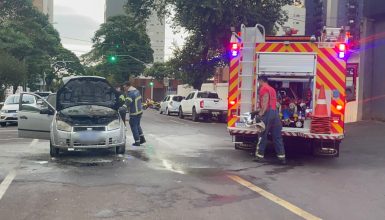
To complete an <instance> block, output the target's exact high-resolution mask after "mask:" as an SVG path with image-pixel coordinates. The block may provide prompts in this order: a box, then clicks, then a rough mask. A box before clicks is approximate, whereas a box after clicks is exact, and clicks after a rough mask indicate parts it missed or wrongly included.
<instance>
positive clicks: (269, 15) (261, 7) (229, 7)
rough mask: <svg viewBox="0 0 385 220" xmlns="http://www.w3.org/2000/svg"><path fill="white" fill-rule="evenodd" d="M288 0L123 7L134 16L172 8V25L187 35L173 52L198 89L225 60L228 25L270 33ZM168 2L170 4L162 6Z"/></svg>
mask: <svg viewBox="0 0 385 220" xmlns="http://www.w3.org/2000/svg"><path fill="white" fill-rule="evenodd" d="M292 2H293V1H292V0H269V1H265V0H222V1H218V0H204V1H186V0H157V1H155V0H142V1H139V0H129V1H128V3H127V8H128V9H129V10H130V11H131V13H133V15H134V17H135V16H136V17H141V18H143V17H145V16H148V14H149V11H150V9H153V10H156V11H157V12H158V13H160V14H163V15H164V14H167V13H168V12H167V11H165V9H167V8H173V9H174V10H175V17H174V24H176V25H180V26H182V27H183V28H185V29H186V30H187V31H188V32H189V33H190V34H191V37H190V38H189V39H188V40H187V42H186V45H185V46H184V47H183V48H182V50H181V51H179V52H177V53H176V55H177V56H179V58H177V60H179V61H180V62H178V63H179V64H180V66H179V67H177V69H182V71H183V74H184V75H185V76H184V77H183V78H184V80H185V81H186V82H187V83H189V84H191V85H193V86H194V88H196V89H200V87H201V84H202V83H203V82H204V81H205V80H207V79H208V78H210V77H211V76H212V74H213V70H214V67H215V66H219V65H223V64H226V63H228V62H229V60H228V56H227V52H228V51H227V46H228V44H229V39H230V35H231V32H230V28H231V27H232V26H233V27H235V28H237V29H238V31H239V29H240V26H241V24H245V25H246V26H254V25H255V24H257V23H259V24H262V25H264V26H265V28H266V32H267V34H273V33H274V32H275V30H276V24H277V23H278V24H283V23H284V21H285V20H286V19H287V16H286V14H285V13H284V12H283V11H282V9H281V8H282V6H284V5H288V4H291V3H292ZM167 5H171V6H172V7H166V6H167Z"/></svg>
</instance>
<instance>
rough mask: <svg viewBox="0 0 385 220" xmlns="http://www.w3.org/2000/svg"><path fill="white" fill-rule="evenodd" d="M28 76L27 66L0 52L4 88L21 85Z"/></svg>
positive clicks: (0, 77)
mask: <svg viewBox="0 0 385 220" xmlns="http://www.w3.org/2000/svg"><path fill="white" fill-rule="evenodd" d="M26 75H27V68H26V66H25V65H24V64H23V63H22V62H20V61H19V60H18V59H16V58H15V57H13V56H11V55H10V54H8V53H6V52H4V51H0V82H1V84H2V85H4V86H15V87H17V86H18V85H20V84H21V83H22V82H23V81H24V79H25V78H26Z"/></svg>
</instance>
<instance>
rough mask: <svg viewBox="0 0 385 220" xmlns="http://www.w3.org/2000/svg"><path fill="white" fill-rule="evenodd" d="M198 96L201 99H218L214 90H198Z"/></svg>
mask: <svg viewBox="0 0 385 220" xmlns="http://www.w3.org/2000/svg"><path fill="white" fill-rule="evenodd" d="M198 98H202V99H218V98H219V97H218V94H217V93H215V92H198Z"/></svg>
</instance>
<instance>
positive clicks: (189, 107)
mask: <svg viewBox="0 0 385 220" xmlns="http://www.w3.org/2000/svg"><path fill="white" fill-rule="evenodd" d="M194 95H195V92H192V93H190V95H189V96H188V97H187V100H186V105H185V106H183V107H185V108H184V109H183V111H185V112H186V113H188V114H191V113H192V106H193V103H192V102H193V98H194Z"/></svg>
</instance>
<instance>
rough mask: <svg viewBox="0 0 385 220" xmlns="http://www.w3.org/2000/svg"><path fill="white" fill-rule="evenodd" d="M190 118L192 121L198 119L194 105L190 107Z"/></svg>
mask: <svg viewBox="0 0 385 220" xmlns="http://www.w3.org/2000/svg"><path fill="white" fill-rule="evenodd" d="M192 120H193V121H198V120H199V115H198V113H197V111H196V110H195V107H193V109H192Z"/></svg>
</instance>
